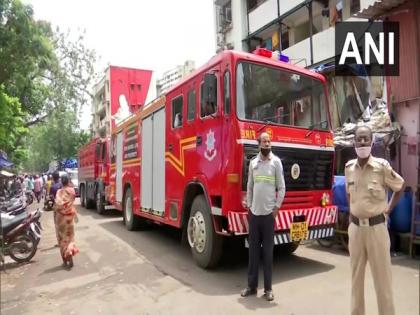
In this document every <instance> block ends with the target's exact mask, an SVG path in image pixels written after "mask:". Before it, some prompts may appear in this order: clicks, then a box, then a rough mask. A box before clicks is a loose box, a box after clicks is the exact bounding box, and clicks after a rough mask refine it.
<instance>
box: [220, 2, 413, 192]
mask: <svg viewBox="0 0 420 315" xmlns="http://www.w3.org/2000/svg"><path fill="white" fill-rule="evenodd" d="M419 3H420V2H419V1H418V0H215V2H214V10H215V33H216V36H215V37H216V44H217V45H216V47H217V50H218V51H219V50H223V49H235V50H242V51H248V52H252V51H253V50H254V49H255V48H257V47H265V48H267V49H268V50H272V51H274V50H278V51H280V52H281V53H283V54H285V55H286V56H288V57H289V59H290V62H291V63H293V64H297V65H300V66H303V67H307V68H317V69H319V66H320V65H322V66H323V67H324V66H326V65H327V66H328V67H327V68H330V69H332V70H330V72H323V74H324V75H326V77H327V80H328V84H329V92H330V112H331V116H332V127H333V128H334V130H335V129H336V128H340V127H341V126H343V124H345V123H348V122H356V119H355V117H356V116H357V115H359V116H358V117H360V114H361V113H350V112H351V110H350V109H351V107H356V108H360V109H361V111H363V108H366V107H367V106H369V107H370V106H371V104H372V103H373V102H375V101H376V100H383V101H385V102H386V104H387V107H388V111H390V112H392V114H393V116H394V117H395V118H396V119H397V121H398V122H399V124H400V125H401V127H402V133H401V135H402V136H401V139H400V141H399V144H398V146H399V150H400V152H399V153H398V154H397V155H396V156H395V155H394V158H393V159H392V162H393V163H394V166H395V167H396V169H397V170H398V171H399V172H400V173H402V175H403V176H404V177H405V178H406V180H407V183H408V185H409V186H413V187H414V186H416V185H417V182H418V174H417V173H415V172H412V171H411V170H412V169H415V168H416V167H417V165H418V159H419V157H418V153H419V152H420V148H419V147H417V146H418V143H419V136H418V135H419V134H420V131H419V130H420V125H419V124H420V123H419V121H420V116H419V89H420V84H419V82H420V81H419V80H420V74H419V73H420V71H419V69H420V68H419V67H420V66H419V65H420V61H419V58H420V57H419V51H420V44H419V43H420V35H418V34H419V31H420V29H419V27H420V26H419V25H420V21H419V16H420V15H419V9H418V7H419ZM378 12H379V13H378ZM368 19H369V20H388V21H397V22H399V25H400V34H401V35H400V43H401V44H400V46H399V49H400V56H404V57H401V58H400V76H399V77H363V76H361V75H359V77H355V76H353V77H339V76H335V75H334V69H333V66H332V64H334V57H335V27H334V26H335V24H336V23H337V22H340V21H368ZM354 105H356V106H354ZM359 105H360V106H359ZM397 150H398V149H397ZM388 157H389V156H388ZM388 157H387V158H388ZM337 169H338V168H337Z"/></svg>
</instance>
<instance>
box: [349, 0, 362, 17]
mask: <svg viewBox="0 0 420 315" xmlns="http://www.w3.org/2000/svg"><path fill="white" fill-rule="evenodd" d="M359 11H360V0H351V4H350V14H356V13H358V12H359Z"/></svg>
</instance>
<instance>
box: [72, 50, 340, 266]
mask: <svg viewBox="0 0 420 315" xmlns="http://www.w3.org/2000/svg"><path fill="white" fill-rule="evenodd" d="M270 56H271V57H272V54H271V52H269V51H266V50H264V49H259V50H257V51H256V53H255V54H249V53H243V52H234V51H224V52H222V53H220V54H219V55H217V56H215V57H213V58H212V59H211V60H210V61H209V62H208V63H207V64H206V65H205V66H203V67H202V68H200V69H198V70H197V71H196V72H195V73H193V74H191V75H190V76H189V77H188V78H186V79H184V80H183V81H181V82H180V83H178V84H177V85H175V86H174V87H172V88H171V89H170V90H169V91H167V92H166V93H165V94H164V95H162V96H161V97H159V98H158V99H156V100H154V101H153V102H152V103H150V104H148V105H146V106H145V107H144V108H142V109H141V110H139V111H138V112H137V113H136V114H135V115H132V117H130V118H128V119H126V120H125V121H123V122H122V123H121V124H120V125H118V126H117V128H116V129H114V130H113V132H112V135H111V139H110V141H109V144H108V142H102V143H105V144H106V147H108V145H109V151H108V150H105V151H100V150H99V151H98V150H96V152H95V148H98V146H97V143H101V142H100V141H99V142H98V140H94V141H93V142H91V143H90V144H88V145H87V146H90V148H91V149H90V151H89V152H91V153H90V155H91V156H92V155H93V154H96V155H95V156H99V157H103V158H104V159H105V160H106V159H107V158H108V157H107V154H109V158H110V166H109V184H108V185H107V187H106V189H105V196H104V201H105V202H109V203H111V204H113V205H114V207H115V208H116V209H118V210H120V211H122V212H123V221H124V223H125V225H126V228H127V229H128V230H134V229H136V228H140V229H141V228H144V227H145V226H147V225H148V223H149V222H154V223H157V224H167V225H171V226H174V227H176V228H180V229H182V230H183V233H184V235H186V239H188V243H189V245H190V247H191V252H192V256H193V258H194V260H195V261H196V262H197V264H198V265H199V266H201V267H203V268H210V267H214V266H216V265H217V263H218V261H219V258H220V256H221V253H222V242H223V238H224V237H242V238H244V239H245V245H246V244H247V240H246V236H247V234H248V212H247V211H246V209H244V208H243V205H242V203H243V201H244V200H245V198H246V185H247V179H248V167H249V163H250V160H251V159H252V158H253V157H254V156H255V155H256V154H257V153H258V143H257V137H258V136H259V134H260V133H261V132H262V131H265V132H267V133H268V134H269V135H270V137H271V144H272V151H273V153H274V154H276V155H277V156H279V157H280V158H281V160H282V163H283V168H284V177H285V182H286V195H285V199H284V202H283V204H282V207H281V209H280V211H279V213H278V216H277V217H276V219H275V233H276V234H275V239H274V242H275V244H276V245H279V246H282V247H283V251H284V252H289V253H291V252H293V251H295V250H296V248H297V247H298V245H299V243H300V241H303V240H307V239H319V238H323V237H327V236H330V235H332V234H333V232H334V226H335V222H336V220H337V207H336V206H334V205H333V204H332V197H331V187H332V179H333V173H334V172H333V168H334V167H333V165H334V144H333V134H332V130H331V128H330V124H329V121H330V118H329V112H328V97H327V95H328V93H327V87H326V81H325V78H324V77H323V76H322V75H319V74H317V73H314V72H311V71H308V70H306V69H304V68H300V67H297V66H293V65H291V64H288V63H285V62H281V61H279V60H273V59H271V58H267V57H270ZM86 152H88V151H87V150H86V151H85V154H86V155H87V153H86ZM103 152H105V156H101V153H102V154H103ZM80 159H81V163H80V164H81V167H82V168H83V167H86V169H88V168H87V166H88V165H87V164H86V165H85V166H83V164H84V163H82V161H83V160H84V157H82V156H81V157H80ZM90 163H91V164H90V165H89V167H90V168H89V170H90V171H89V174H91V176H92V178H93V179H94V178H96V175H97V174H100V172H98V169H97V168H98V165H97V164H95V163H94V162H90ZM106 170H108V169H106ZM106 174H107V173H106ZM79 178H80V177H79ZM93 196H94V195H93V194H90V196H89V198H87V197H86V200H92V201H93Z"/></svg>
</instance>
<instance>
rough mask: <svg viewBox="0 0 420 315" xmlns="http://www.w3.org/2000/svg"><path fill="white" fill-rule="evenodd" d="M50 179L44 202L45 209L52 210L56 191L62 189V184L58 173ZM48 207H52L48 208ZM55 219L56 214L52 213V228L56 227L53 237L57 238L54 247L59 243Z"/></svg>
mask: <svg viewBox="0 0 420 315" xmlns="http://www.w3.org/2000/svg"><path fill="white" fill-rule="evenodd" d="M52 178H53V184H52V186H51V189H50V193H49V196H48V200H47V201H45V202H46V204H47V208H52V207H53V206H54V203H55V196H56V195H57V191H58V190H59V189H61V188H62V184H61V182H60V175H59V173H58V172H54V173H53V175H52ZM50 205H51V206H52V207H50ZM56 218H57V212H56V211H54V226H55V227H56V229H55V235H56V237H57V244H56V246H59V243H58V242H59V237H58V230H57V222H56Z"/></svg>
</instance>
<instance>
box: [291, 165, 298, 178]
mask: <svg viewBox="0 0 420 315" xmlns="http://www.w3.org/2000/svg"><path fill="white" fill-rule="evenodd" d="M290 174H291V175H292V178H293V179H298V178H299V176H300V166H299V164H297V163H295V164H293V165H292V168H291V169H290Z"/></svg>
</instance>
